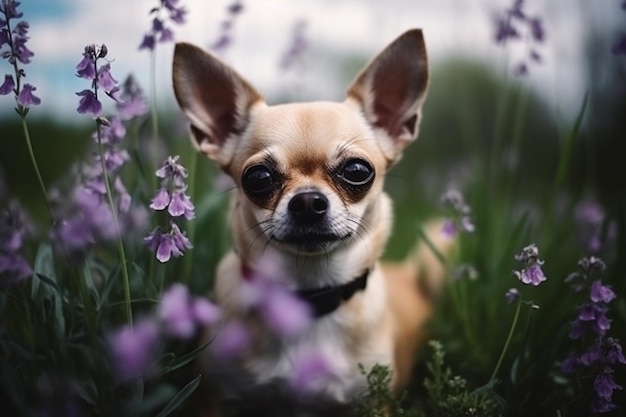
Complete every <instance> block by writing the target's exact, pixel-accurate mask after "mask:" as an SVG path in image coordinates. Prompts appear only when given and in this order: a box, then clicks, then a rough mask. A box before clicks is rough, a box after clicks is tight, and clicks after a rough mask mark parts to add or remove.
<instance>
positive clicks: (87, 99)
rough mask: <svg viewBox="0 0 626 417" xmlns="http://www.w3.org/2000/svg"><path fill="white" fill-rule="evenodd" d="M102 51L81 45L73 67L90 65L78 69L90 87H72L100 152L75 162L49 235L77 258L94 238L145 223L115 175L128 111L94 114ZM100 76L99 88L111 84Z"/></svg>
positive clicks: (105, 237) (122, 157)
mask: <svg viewBox="0 0 626 417" xmlns="http://www.w3.org/2000/svg"><path fill="white" fill-rule="evenodd" d="M107 53H108V51H107V49H106V47H105V46H104V45H103V46H101V47H98V46H95V45H90V46H87V47H86V48H85V52H84V54H83V55H84V56H83V61H81V63H83V64H79V67H81V68H82V67H83V65H84V62H87V61H89V62H90V63H91V64H89V65H90V66H92V67H93V68H94V71H93V72H92V73H91V75H90V74H88V73H87V72H82V74H85V76H86V77H87V78H89V77H93V79H92V80H91V82H92V87H93V89H94V90H93V91H92V90H83V91H81V92H79V93H77V94H78V95H79V96H81V97H82V99H81V102H80V105H79V108H78V112H79V113H88V114H91V115H92V116H94V117H97V123H96V125H97V126H96V129H97V130H96V132H95V133H94V134H93V135H92V138H93V140H94V142H95V143H94V145H97V144H98V143H99V144H100V145H101V146H102V152H100V149H98V150H97V151H94V152H93V153H92V158H91V160H89V162H88V163H86V164H84V165H82V166H81V167H80V171H79V173H78V175H77V177H78V178H79V182H78V183H77V184H76V186H75V190H74V193H73V199H72V200H71V204H70V205H62V206H63V207H62V208H61V210H60V211H63V212H62V213H61V212H59V213H58V218H59V219H60V220H59V221H58V222H57V224H56V227H55V229H54V231H53V240H54V241H55V242H56V243H59V244H61V245H62V246H63V247H64V248H65V252H66V253H67V254H68V255H70V257H72V258H75V259H77V260H80V259H82V257H83V256H84V254H85V253H86V250H87V249H88V248H89V247H91V245H93V244H94V243H95V242H97V241H110V240H112V239H116V238H118V237H119V234H120V232H121V231H124V233H125V234H128V233H130V232H132V231H134V230H137V229H143V228H144V227H145V223H146V212H145V208H142V207H132V198H131V196H130V194H129V193H128V190H127V189H126V187H125V186H124V183H123V182H122V179H121V177H120V175H119V174H120V171H121V169H122V167H123V166H124V165H125V163H126V162H127V161H128V160H129V155H128V152H127V151H126V150H125V149H123V148H121V144H122V142H123V139H124V137H125V135H126V126H125V124H124V122H125V121H129V120H131V118H132V117H129V115H128V114H125V115H124V117H122V114H121V113H122V110H119V108H118V114H117V115H113V116H112V117H110V119H109V120H107V119H105V118H103V117H101V116H100V114H101V111H102V104H101V103H100V101H98V100H97V98H96V92H97V89H98V86H97V82H98V81H97V80H96V78H97V76H96V75H94V74H98V71H97V66H96V61H97V60H99V59H102V58H104V57H105V56H106V55H107ZM85 68H86V67H85ZM102 68H105V69H106V72H108V71H109V69H110V67H109V64H106V65H104V66H103V67H102ZM79 72H80V68H79ZM100 74H102V72H100ZM79 76H80V75H79ZM107 77H108V76H107ZM101 80H102V85H103V88H112V87H113V85H112V84H110V83H109V80H104V79H101ZM111 80H112V78H111ZM115 88H116V87H113V89H115ZM123 94H124V92H123ZM98 148H100V146H98ZM105 174H106V176H107V177H108V179H109V183H110V185H111V192H112V197H113V202H114V207H113V209H115V210H116V213H115V214H114V213H113V212H112V211H111V210H112V208H111V207H110V206H109V202H108V197H107V188H106V185H105ZM116 217H117V223H116V221H115V219H116Z"/></svg>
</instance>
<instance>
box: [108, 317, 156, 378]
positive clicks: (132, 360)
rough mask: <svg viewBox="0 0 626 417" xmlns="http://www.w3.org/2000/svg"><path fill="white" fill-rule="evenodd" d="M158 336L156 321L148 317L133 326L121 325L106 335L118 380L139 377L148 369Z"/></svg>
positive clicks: (152, 358)
mask: <svg viewBox="0 0 626 417" xmlns="http://www.w3.org/2000/svg"><path fill="white" fill-rule="evenodd" d="M158 336H159V332H158V326H157V323H156V322H154V321H153V320H150V319H143V320H140V321H138V322H137V323H135V325H134V326H133V327H130V326H128V325H126V326H123V327H122V328H120V329H118V330H115V331H113V332H111V333H110V334H109V335H108V337H107V342H108V348H109V351H110V354H111V359H112V362H113V366H114V368H115V370H116V371H117V373H118V374H117V376H118V378H119V379H120V380H122V381H128V380H131V379H135V378H139V377H141V376H144V375H146V374H147V373H148V372H149V371H150V366H151V365H152V363H153V361H154V359H155V353H156V349H155V346H156V345H157V342H158Z"/></svg>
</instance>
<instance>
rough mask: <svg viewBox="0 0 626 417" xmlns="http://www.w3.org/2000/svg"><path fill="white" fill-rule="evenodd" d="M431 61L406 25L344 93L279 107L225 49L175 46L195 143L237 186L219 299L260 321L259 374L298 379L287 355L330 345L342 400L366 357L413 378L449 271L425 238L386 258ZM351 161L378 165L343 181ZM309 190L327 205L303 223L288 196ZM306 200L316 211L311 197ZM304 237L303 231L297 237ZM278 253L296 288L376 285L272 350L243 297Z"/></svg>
mask: <svg viewBox="0 0 626 417" xmlns="http://www.w3.org/2000/svg"><path fill="white" fill-rule="evenodd" d="M426 62H427V59H426V52H425V47H424V42H423V38H422V34H421V31H419V30H413V31H409V32H407V33H405V34H404V35H402V36H401V37H400V38H398V39H397V40H396V41H395V42H393V43H392V44H391V45H390V46H389V47H387V48H386V49H385V50H384V51H383V52H382V53H381V54H380V55H379V56H378V57H377V58H375V59H374V60H373V61H372V62H371V63H370V64H369V65H368V66H367V67H366V68H365V69H364V70H363V72H361V74H359V76H358V77H357V78H356V80H355V81H354V83H353V84H352V85H351V86H350V88H349V89H348V96H347V98H346V100H345V101H344V102H341V103H333V102H314V103H291V104H283V105H277V106H269V105H267V104H266V103H265V102H264V101H263V100H262V99H261V96H260V94H258V93H257V92H256V91H255V90H254V89H253V88H252V87H251V86H250V85H249V84H248V83H247V82H246V81H245V80H244V79H243V78H242V77H241V76H239V75H238V74H237V73H236V72H235V71H234V70H232V69H231V68H229V67H228V66H226V65H225V64H223V63H221V62H220V61H219V60H218V59H217V58H215V57H212V56H210V55H209V54H206V53H205V52H203V51H201V50H199V49H198V48H196V47H193V46H191V45H188V44H179V45H177V48H176V52H175V57H174V71H173V73H174V90H175V93H176V97H177V99H178V102H179V104H180V106H181V108H182V109H183V111H184V112H185V114H186V115H187V116H188V118H189V121H190V122H191V125H192V133H193V139H194V144H195V146H196V147H197V148H198V150H200V151H201V152H204V153H205V154H206V155H207V156H208V157H209V158H210V159H213V160H214V161H215V162H216V163H217V164H218V165H219V166H220V167H221V168H222V169H223V170H224V172H226V173H227V174H228V175H230V176H231V177H232V178H233V180H234V181H235V183H236V184H237V186H238V187H237V190H235V191H234V193H233V203H232V205H231V224H232V231H233V238H234V249H233V251H232V252H231V253H230V254H228V255H227V256H226V257H225V258H224V259H223V260H222V262H221V264H220V266H219V268H218V271H217V280H216V285H215V297H216V299H217V302H218V303H219V305H220V306H221V307H222V308H223V310H224V312H225V316H226V318H227V319H228V318H238V319H240V320H243V321H245V322H246V323H247V324H248V325H249V327H251V328H253V329H254V331H253V333H254V335H253V337H254V338H255V339H254V340H255V342H254V343H253V344H252V347H251V348H250V349H249V350H248V352H247V353H246V355H245V356H244V357H243V358H241V360H240V365H241V367H242V368H243V369H245V370H246V371H248V372H251V373H252V374H253V375H254V377H255V379H256V381H257V382H258V383H264V382H266V381H269V380H271V379H272V378H274V377H288V376H289V373H290V372H291V366H292V363H291V358H292V357H294V355H296V354H297V353H298V352H299V351H301V350H302V349H315V350H320V351H324V352H325V351H328V352H329V356H330V357H332V359H333V361H334V362H333V365H334V366H335V368H336V369H335V370H336V373H335V374H334V376H333V377H332V378H330V377H329V379H328V380H325V381H323V382H322V383H321V384H319V385H318V386H317V387H316V388H315V390H316V391H317V392H318V393H320V394H323V395H325V396H327V397H329V398H332V399H334V400H336V401H339V402H346V401H348V400H350V399H351V398H352V397H354V396H355V395H357V394H358V393H359V392H360V391H361V390H362V389H364V383H365V381H364V378H363V376H362V375H361V373H360V371H359V368H358V366H359V365H360V364H361V365H363V366H364V367H365V368H366V369H370V368H371V367H372V366H373V365H375V364H376V363H380V364H383V365H389V366H390V367H391V369H392V371H393V381H392V388H394V389H400V388H402V387H403V386H405V385H406V383H407V381H408V379H409V377H410V375H411V370H412V366H413V358H414V357H415V351H416V349H417V348H418V346H419V345H420V344H421V343H422V342H423V340H424V339H425V338H426V334H425V332H424V330H423V326H424V323H425V322H426V321H427V320H428V318H429V317H430V315H431V314H432V310H433V305H432V300H431V299H430V297H429V294H430V292H424V291H422V290H420V288H421V287H427V288H430V289H434V288H435V287H436V286H437V285H438V284H437V283H438V282H440V281H442V280H443V277H444V275H445V269H444V268H443V266H442V265H440V264H439V261H438V260H436V258H435V257H434V256H433V255H432V254H429V250H427V249H424V245H422V248H421V249H419V250H418V251H417V252H416V253H414V254H412V255H411V256H410V257H409V259H407V261H405V262H404V263H400V264H384V265H381V264H380V263H379V261H378V259H379V258H380V256H381V255H382V252H383V250H384V247H385V244H386V242H387V239H388V237H389V233H390V230H391V222H392V207H391V202H390V200H389V198H388V197H387V195H386V194H385V193H384V191H383V185H384V177H385V174H386V171H387V170H388V169H389V167H390V166H391V165H393V164H394V163H395V162H396V161H397V160H398V159H399V158H400V157H401V154H402V151H403V149H404V147H405V146H407V145H408V144H409V143H410V142H412V141H413V140H414V138H415V136H416V134H417V131H418V128H419V123H420V119H421V106H422V104H423V102H424V100H425V96H426V89H427V85H428V68H427V64H426ZM354 161H362V162H363V163H364V164H365V165H366V166H369V168H368V169H370V168H371V170H373V172H374V173H375V175H374V176H373V177H371V179H369V180H367V183H364V184H358V185H351V184H348V183H347V181H346V180H345V177H344V175H348V174H346V172H345V171H342V170H344V169H345V166H346V165H347V164H350V163H353V162H354ZM359 163H361V162H359ZM258 166H260V167H262V169H264V170H265V171H266V172H267V173H269V174H271V184H276V187H277V188H272V191H271V192H264V193H257V194H255V193H253V192H248V191H247V190H246V189H245V187H244V185H245V183H244V179H243V178H244V177H245V173H246V172H247V170H248V169H250V168H251V167H258ZM269 174H268V175H269ZM307 193H308V194H311V193H316V194H317V195H321V196H323V198H324V199H325V200H326V203H323V204H324V207H323V209H322V210H321V212H322V215H321V216H320V217H321V218H320V219H319V220H315V221H316V223H312V225H308V224H307V227H303V226H301V225H300V224H298V221H299V220H298V219H297V217H296V213H295V210H294V209H293V207H292V206H291V202H292V201H294V200H296V199H298V198H300V196H301V195H303V194H307ZM306 210H308V211H309V212H308V213H309V214H310V213H311V210H312V208H311V207H308V208H307V209H306ZM318 221H319V226H318V225H317V222H318ZM310 227H317V228H318V229H319V230H324V231H327V230H330V231H332V236H336V237H333V238H332V239H329V240H328V241H323V242H322V243H319V244H317V245H318V246H315V245H313V246H306V242H304V241H306V240H307V236H306V235H302V233H309V232H308V231H307V232H302V230H311V229H310ZM428 233H429V234H430V235H431V240H433V241H434V243H435V245H436V246H437V247H438V248H439V249H440V250H442V251H443V252H447V251H448V250H449V249H450V245H448V243H445V242H440V241H439V240H437V237H436V236H432V234H433V230H430V231H429V232H428ZM435 233H436V232H435ZM294 236H295V237H296V238H298V239H301V240H303V241H302V242H301V241H300V240H298V239H296V240H295V243H294V241H293V240H290V239H292V238H293V237H294ZM299 242H300V243H299ZM268 253H271V254H274V255H276V256H278V258H279V260H280V262H281V266H282V268H283V272H284V275H285V276H287V277H289V283H288V285H289V286H291V287H292V288H294V289H316V288H322V287H327V286H331V287H337V286H341V285H343V284H346V283H348V282H350V281H352V280H353V279H355V278H356V277H358V276H359V275H361V274H362V273H363V271H365V270H369V271H370V272H369V276H368V282H367V287H366V288H365V290H363V291H359V292H357V293H355V294H354V296H353V297H352V298H350V299H349V300H347V301H345V302H344V303H343V304H341V305H340V306H339V308H338V309H337V310H336V311H334V312H332V313H330V314H328V315H326V316H323V317H320V318H318V319H316V320H315V321H314V322H313V323H312V324H311V326H310V328H309V329H308V331H307V332H306V333H305V334H300V335H297V336H295V337H292V338H289V339H285V340H283V341H282V343H281V345H280V349H276V347H272V348H270V347H268V346H269V345H268V344H267V343H266V341H267V338H268V334H267V333H266V332H267V329H266V328H265V327H263V326H262V325H261V324H260V323H259V318H258V317H255V316H254V315H251V314H250V312H249V311H247V310H246V308H245V307H242V306H241V303H240V302H239V298H238V296H237V293H238V291H240V288H241V287H242V285H243V284H244V278H243V277H242V272H241V271H242V269H243V268H245V267H249V266H254V265H256V264H257V263H258V262H260V260H262V259H263V257H264V256H268ZM418 276H420V279H422V280H423V283H424V285H422V286H421V287H420V285H418ZM286 314H289V312H286ZM218 337H219V336H218Z"/></svg>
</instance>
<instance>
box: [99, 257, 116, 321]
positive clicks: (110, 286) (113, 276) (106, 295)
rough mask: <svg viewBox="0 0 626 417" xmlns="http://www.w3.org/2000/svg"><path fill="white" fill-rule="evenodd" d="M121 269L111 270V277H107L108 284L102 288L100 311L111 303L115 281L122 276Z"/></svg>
mask: <svg viewBox="0 0 626 417" xmlns="http://www.w3.org/2000/svg"><path fill="white" fill-rule="evenodd" d="M120 272H121V268H120V266H119V265H118V266H116V267H115V268H113V269H112V270H111V272H110V273H109V276H108V277H107V280H106V282H105V283H104V287H103V288H102V292H101V293H100V302H99V304H98V308H97V309H98V310H100V309H101V308H102V306H103V305H104V304H105V303H106V302H107V301H109V295H110V294H111V290H112V289H113V285H114V284H115V281H116V280H117V278H118V277H119V276H120Z"/></svg>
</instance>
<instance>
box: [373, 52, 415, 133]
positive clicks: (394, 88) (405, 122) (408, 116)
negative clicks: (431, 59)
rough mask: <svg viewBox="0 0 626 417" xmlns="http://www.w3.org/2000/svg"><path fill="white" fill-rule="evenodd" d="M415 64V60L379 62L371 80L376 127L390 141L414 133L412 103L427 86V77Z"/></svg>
mask: <svg viewBox="0 0 626 417" xmlns="http://www.w3.org/2000/svg"><path fill="white" fill-rule="evenodd" d="M386 61H387V60H386ZM416 61H419V58H418V57H411V58H409V59H407V58H405V59H403V60H399V61H397V62H381V63H380V65H379V66H378V68H377V71H376V73H375V74H374V77H373V79H372V92H373V96H374V102H373V111H374V114H375V115H376V116H377V121H376V125H377V126H380V127H382V128H384V129H386V130H387V131H388V132H389V134H390V135H391V136H392V137H397V136H399V135H400V134H401V133H402V131H403V130H404V129H406V130H408V132H409V133H410V134H411V135H412V134H414V133H415V125H416V121H417V113H412V112H413V111H415V112H417V105H416V103H417V102H418V100H419V99H420V97H421V96H422V95H423V94H424V91H425V90H426V85H427V75H426V74H425V73H424V71H423V69H422V68H420V66H419V65H418V64H417V62H416Z"/></svg>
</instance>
